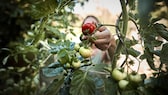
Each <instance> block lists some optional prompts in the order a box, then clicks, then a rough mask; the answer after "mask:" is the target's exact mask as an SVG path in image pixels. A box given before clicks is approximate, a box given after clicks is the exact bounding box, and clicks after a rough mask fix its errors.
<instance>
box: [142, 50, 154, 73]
mask: <svg viewBox="0 0 168 95" xmlns="http://www.w3.org/2000/svg"><path fill="white" fill-rule="evenodd" d="M144 57H145V58H146V60H147V62H148V65H149V66H150V68H151V69H152V70H157V69H156V67H155V64H154V60H153V53H151V52H150V51H149V49H148V48H146V49H145V51H144Z"/></svg>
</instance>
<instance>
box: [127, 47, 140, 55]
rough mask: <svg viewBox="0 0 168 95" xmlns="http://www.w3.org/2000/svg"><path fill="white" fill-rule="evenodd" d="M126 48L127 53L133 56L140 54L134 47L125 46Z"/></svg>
mask: <svg viewBox="0 0 168 95" xmlns="http://www.w3.org/2000/svg"><path fill="white" fill-rule="evenodd" d="M127 50H128V54H130V55H132V56H134V57H138V56H139V55H140V52H139V51H137V50H135V49H134V48H127Z"/></svg>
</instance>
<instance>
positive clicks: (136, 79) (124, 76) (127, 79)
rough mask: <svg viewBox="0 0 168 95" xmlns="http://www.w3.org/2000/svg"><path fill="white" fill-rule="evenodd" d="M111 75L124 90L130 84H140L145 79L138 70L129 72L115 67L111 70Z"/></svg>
mask: <svg viewBox="0 0 168 95" xmlns="http://www.w3.org/2000/svg"><path fill="white" fill-rule="evenodd" d="M111 76H112V78H113V79H114V80H116V81H117V82H118V86H119V88H120V89H122V90H124V89H126V88H127V87H128V85H131V84H134V85H138V84H139V83H141V82H143V80H144V77H142V75H141V74H138V73H136V72H132V73H129V74H128V73H127V72H124V70H123V69H122V68H115V69H114V70H113V71H112V72H111Z"/></svg>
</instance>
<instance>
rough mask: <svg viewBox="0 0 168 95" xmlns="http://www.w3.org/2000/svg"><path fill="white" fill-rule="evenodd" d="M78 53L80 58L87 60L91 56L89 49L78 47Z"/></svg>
mask: <svg viewBox="0 0 168 95" xmlns="http://www.w3.org/2000/svg"><path fill="white" fill-rule="evenodd" d="M79 53H80V54H81V56H82V57H84V58H89V57H91V55H92V50H91V49H89V48H84V47H80V49H79Z"/></svg>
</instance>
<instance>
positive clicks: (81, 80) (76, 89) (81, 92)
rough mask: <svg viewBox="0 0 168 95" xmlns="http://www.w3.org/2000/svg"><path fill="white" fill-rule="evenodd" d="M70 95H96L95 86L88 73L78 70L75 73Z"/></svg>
mask: <svg viewBox="0 0 168 95" xmlns="http://www.w3.org/2000/svg"><path fill="white" fill-rule="evenodd" d="M70 93H71V94H72V95H95V84H94V81H93V80H92V78H91V77H90V76H88V74H87V72H83V71H81V70H77V71H75V72H74V73H73V77H72V80H71V88H70Z"/></svg>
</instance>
